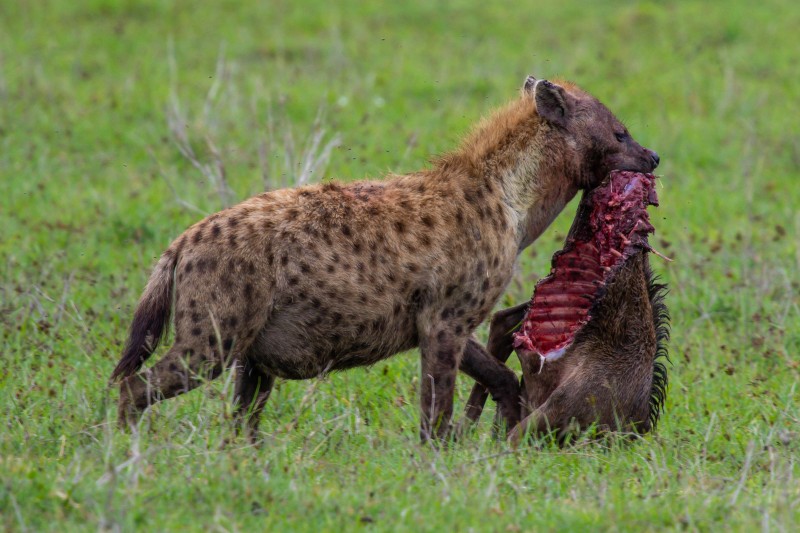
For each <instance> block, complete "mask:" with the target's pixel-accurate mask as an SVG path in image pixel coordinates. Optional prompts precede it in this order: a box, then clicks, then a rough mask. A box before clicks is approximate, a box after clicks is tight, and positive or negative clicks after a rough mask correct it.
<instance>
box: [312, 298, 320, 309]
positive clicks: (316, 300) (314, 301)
mask: <svg viewBox="0 0 800 533" xmlns="http://www.w3.org/2000/svg"><path fill="white" fill-rule="evenodd" d="M321 305H322V302H320V301H319V298H316V297H314V298H311V306H312V307H314V308H319V306H321Z"/></svg>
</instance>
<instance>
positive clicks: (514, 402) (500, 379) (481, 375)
mask: <svg viewBox="0 0 800 533" xmlns="http://www.w3.org/2000/svg"><path fill="white" fill-rule="evenodd" d="M460 370H461V371H462V372H464V373H465V374H467V375H468V376H469V377H471V378H472V379H474V380H475V381H476V385H475V387H474V388H473V395H475V392H474V389H477V388H478V387H479V386H482V388H483V390H482V391H480V392H481V393H484V391H487V394H491V395H492V399H493V400H494V401H495V402H497V407H498V414H499V415H500V416H501V417H502V418H503V420H505V423H506V427H507V428H509V429H511V428H513V427H514V426H515V425H517V423H518V422H519V419H520V388H519V379H518V378H517V375H516V373H514V371H513V370H511V369H510V368H508V367H507V366H506V365H504V364H503V363H502V362H501V361H500V360H499V359H495V358H494V357H492V356H491V355H489V353H488V352H487V351H486V350H485V349H484V348H483V346H481V344H480V343H479V342H478V341H477V340H476V339H475V338H472V337H470V339H469V340H468V341H467V346H466V348H465V349H464V357H463V358H462V359H461V365H460ZM470 400H473V398H472V395H471V396H470ZM485 400H486V398H485V396H484V397H483V400H482V401H480V403H479V404H478V405H475V404H472V403H467V418H468V419H469V420H471V421H476V420H477V419H478V418H479V417H480V411H481V410H482V409H483V402H484V401H485ZM473 401H475V400H473Z"/></svg>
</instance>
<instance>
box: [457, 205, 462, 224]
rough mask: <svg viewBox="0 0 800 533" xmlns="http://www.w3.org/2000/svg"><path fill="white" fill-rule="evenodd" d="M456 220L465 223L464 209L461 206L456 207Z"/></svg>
mask: <svg viewBox="0 0 800 533" xmlns="http://www.w3.org/2000/svg"><path fill="white" fill-rule="evenodd" d="M456 222H458V223H459V224H463V223H464V211H462V210H461V208H460V207H459V208H458V209H456Z"/></svg>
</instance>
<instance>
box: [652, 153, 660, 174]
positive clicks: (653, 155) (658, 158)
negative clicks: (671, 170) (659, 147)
mask: <svg viewBox="0 0 800 533" xmlns="http://www.w3.org/2000/svg"><path fill="white" fill-rule="evenodd" d="M650 159H652V160H653V170H655V169H656V167H657V166H658V163H659V161H661V158H660V157H658V154H657V153H655V152H654V151H652V150H650Z"/></svg>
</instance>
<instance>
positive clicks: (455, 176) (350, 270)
mask: <svg viewBox="0 0 800 533" xmlns="http://www.w3.org/2000/svg"><path fill="white" fill-rule="evenodd" d="M657 162H658V156H657V155H656V154H655V153H654V152H652V151H650V150H647V149H645V148H643V147H641V146H640V145H638V144H637V143H636V142H635V141H634V140H633V139H632V138H631V137H630V136H629V135H628V133H627V131H626V130H625V128H624V126H623V125H622V124H620V122H619V121H617V119H616V118H614V116H613V115H612V113H611V112H610V111H609V110H608V109H607V108H606V107H605V106H603V104H601V103H600V102H599V101H598V100H597V99H595V98H594V97H592V96H590V95H589V94H587V93H586V92H584V91H583V90H581V89H580V88H578V87H577V86H576V85H573V84H571V83H567V82H561V83H552V82H549V81H546V80H536V79H534V78H533V77H529V78H528V79H527V80H526V82H525V84H524V87H523V89H522V91H521V94H520V96H519V97H518V98H516V99H515V100H513V101H512V102H511V103H509V104H508V105H507V106H505V107H504V108H502V109H500V110H498V111H497V112H495V113H494V114H493V115H492V116H491V117H490V118H488V119H485V120H484V121H483V122H481V123H480V124H479V125H478V126H477V127H476V128H475V130H474V132H473V133H471V134H470V135H468V136H467V138H466V139H465V140H464V141H463V142H462V144H461V146H460V147H459V148H458V149H456V150H455V151H453V152H451V153H448V154H446V155H444V156H442V157H440V158H439V159H437V160H436V161H435V162H434V163H433V164H432V167H431V168H430V169H427V170H422V171H419V172H415V173H411V174H407V175H402V176H399V175H391V176H388V177H387V178H386V179H384V180H382V181H368V182H356V183H348V184H338V183H325V184H322V185H312V186H307V187H301V188H296V189H283V190H278V191H273V192H269V193H264V194H261V195H259V196H256V197H253V198H250V199H249V200H245V201H244V202H242V203H240V204H238V205H235V206H233V207H231V208H229V209H226V210H224V211H221V212H219V213H215V214H213V215H211V216H209V217H207V218H205V219H203V220H201V221H200V222H198V223H197V224H195V225H193V226H191V227H190V228H189V229H187V230H186V231H185V232H184V233H183V234H182V235H181V236H180V237H178V238H177V239H176V240H175V241H174V242H173V243H172V244H171V245H170V247H169V248H168V249H167V250H166V251H165V252H164V253H163V255H162V256H161V258H160V260H159V261H158V263H157V264H156V266H155V268H154V271H153V273H152V275H151V277H150V281H149V282H148V284H147V287H146V288H145V291H144V294H143V295H142V298H141V300H140V302H139V304H138V307H137V309H136V312H135V314H134V317H133V323H132V325H131V331H130V337H129V339H128V343H127V346H126V347H125V350H124V352H123V354H122V358H121V360H120V362H119V364H118V365H117V367H116V368H115V369H114V371H113V374H112V379H117V378H121V379H122V383H121V390H120V401H119V413H120V422H121V424H123V425H124V424H127V423H130V422H133V421H135V420H136V419H137V418H138V416H139V414H140V413H141V411H142V410H143V409H145V408H146V407H147V406H148V405H150V404H152V403H154V402H156V401H159V400H163V399H166V398H170V397H173V396H176V395H178V394H181V393H183V392H187V391H189V390H191V389H192V388H194V387H196V386H197V385H198V384H200V383H202V382H203V380H206V379H211V378H214V377H216V376H217V375H219V374H220V373H221V372H222V370H223V368H224V367H225V366H226V365H227V364H230V363H234V364H237V365H238V367H239V371H238V372H237V374H236V379H237V383H236V401H237V404H238V412H239V414H240V415H244V414H246V413H249V427H250V429H251V430H255V428H256V424H257V423H258V417H259V414H260V411H261V410H262V409H263V406H264V403H265V402H266V400H267V398H268V396H269V393H270V389H271V388H272V385H273V383H274V380H275V378H276V377H281V378H284V379H307V378H313V377H316V376H320V375H322V374H325V373H326V372H330V371H333V370H344V369H346V368H351V367H356V366H363V365H370V364H373V363H376V362H377V361H380V360H383V359H386V358H388V357H389V356H391V355H393V354H396V353H398V352H402V351H405V350H409V349H411V348H414V347H419V349H420V352H421V358H422V364H421V367H422V368H421V370H422V375H421V379H420V383H421V394H420V405H421V413H422V414H421V436H422V438H423V439H427V438H430V437H432V436H433V437H442V436H444V435H446V434H447V432H448V430H449V429H450V427H451V424H450V419H451V415H452V410H453V390H454V385H455V378H456V373H457V372H458V370H459V369H460V370H462V371H464V372H465V373H466V374H467V375H469V376H470V377H472V378H474V379H475V380H476V381H478V382H479V383H481V384H483V385H484V386H486V387H487V388H488V389H489V391H490V392H491V393H492V395H493V396H494V397H495V399H496V400H497V401H498V403H499V407H500V411H501V413H502V414H503V416H505V417H506V419H507V422H508V424H509V426H513V425H514V424H515V423H516V422H517V420H518V417H519V385H518V383H517V379H516V376H515V375H514V373H513V372H512V371H510V370H508V369H507V368H505V367H504V365H502V364H501V363H499V362H498V361H497V360H496V359H495V358H493V357H491V356H489V355H488V354H487V353H486V352H485V350H484V349H483V348H482V347H481V345H480V344H479V343H477V342H476V341H475V339H474V337H472V332H473V331H474V329H475V328H476V327H477V326H478V324H480V323H481V322H482V321H483V320H484V319H485V318H486V317H487V315H488V314H489V313H490V311H491V309H492V307H493V306H494V305H495V303H496V302H497V300H498V298H499V297H500V295H501V294H502V293H503V291H504V289H505V287H506V285H507V284H508V282H509V280H510V279H511V275H512V270H513V268H514V264H515V261H516V258H517V255H518V254H519V252H520V251H521V250H522V249H524V248H525V247H526V246H528V245H529V244H531V243H532V242H533V241H534V240H535V239H536V238H537V237H538V236H539V235H540V234H541V233H542V232H543V231H544V229H545V228H546V227H547V226H548V225H549V224H550V223H551V221H552V220H553V219H554V218H555V217H556V215H557V214H558V213H559V212H560V211H561V210H562V209H563V207H564V206H565V205H566V204H567V202H569V201H570V200H571V199H572V198H573V197H574V195H575V194H576V192H577V191H578V190H579V189H582V188H589V187H592V186H593V185H595V184H596V183H598V182H599V181H600V180H601V179H602V178H603V177H604V176H605V175H606V174H607V173H608V171H609V170H611V169H614V168H621V169H630V170H636V171H642V172H648V171H650V170H652V169H653V168H654V167H655V165H656V164H657ZM173 295H174V296H173ZM173 299H174V313H175V317H174V319H175V342H174V344H173V345H172V347H171V348H170V349H169V351H168V352H167V353H166V355H164V356H163V357H162V358H161V360H159V361H158V362H157V363H156V364H155V365H154V366H153V367H152V368H149V369H147V370H144V371H141V372H138V371H139V369H140V367H141V366H142V364H143V362H144V361H145V360H146V359H147V358H148V357H149V356H150V354H151V353H152V351H153V349H154V348H155V346H156V344H157V343H158V341H159V339H160V338H161V337H162V336H163V335H164V333H165V331H166V329H167V325H168V322H169V318H170V313H171V311H172V308H173ZM137 372H138V373H137Z"/></svg>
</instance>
